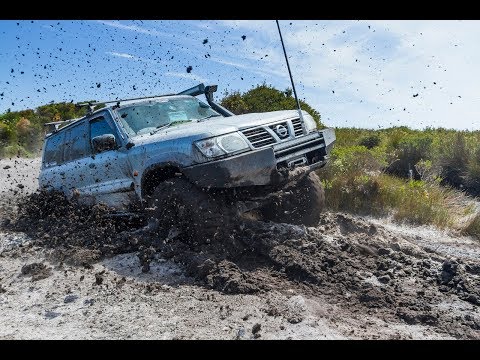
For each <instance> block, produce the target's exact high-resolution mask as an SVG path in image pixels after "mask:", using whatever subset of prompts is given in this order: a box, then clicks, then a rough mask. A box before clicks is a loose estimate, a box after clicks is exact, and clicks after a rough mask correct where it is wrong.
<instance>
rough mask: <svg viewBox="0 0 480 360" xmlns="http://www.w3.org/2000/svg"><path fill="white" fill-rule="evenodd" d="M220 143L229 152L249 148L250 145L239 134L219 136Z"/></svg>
mask: <svg viewBox="0 0 480 360" xmlns="http://www.w3.org/2000/svg"><path fill="white" fill-rule="evenodd" d="M217 141H218V144H219V145H220V146H221V148H222V149H223V150H225V151H226V152H227V153H232V152H237V151H241V150H245V149H248V145H247V143H246V142H245V140H243V139H242V138H241V137H240V136H239V135H237V134H229V135H224V136H220V137H218V138H217Z"/></svg>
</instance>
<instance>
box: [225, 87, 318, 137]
mask: <svg viewBox="0 0 480 360" xmlns="http://www.w3.org/2000/svg"><path fill="white" fill-rule="evenodd" d="M220 104H221V105H222V106H224V107H226V108H227V109H229V110H230V111H231V112H233V113H234V114H236V115H239V114H246V113H254V112H267V111H277V110H293V109H296V108H297V102H296V101H295V98H294V97H292V90H291V89H286V90H285V91H280V90H277V89H275V88H274V87H272V86H271V85H266V84H265V83H263V84H262V85H258V86H257V87H255V88H253V89H251V90H248V91H247V92H245V93H243V94H241V93H240V92H239V91H235V92H233V93H232V94H227V95H226V96H225V97H224V98H223V99H222V100H221V102H220ZM300 107H301V108H302V110H305V111H307V112H308V113H309V114H310V115H312V117H313V119H314V120H315V122H316V123H317V126H318V127H319V128H323V127H324V126H323V124H322V123H321V120H320V113H319V112H318V111H317V110H315V109H313V108H312V107H311V106H310V105H308V104H307V103H306V102H304V101H303V100H300Z"/></svg>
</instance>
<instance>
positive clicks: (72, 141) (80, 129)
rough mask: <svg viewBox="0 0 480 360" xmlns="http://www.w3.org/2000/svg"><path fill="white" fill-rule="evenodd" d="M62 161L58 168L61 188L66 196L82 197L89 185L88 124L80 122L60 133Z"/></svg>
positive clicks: (89, 151) (89, 150) (89, 152)
mask: <svg viewBox="0 0 480 360" xmlns="http://www.w3.org/2000/svg"><path fill="white" fill-rule="evenodd" d="M62 132H63V133H64V134H65V135H64V142H63V149H62V151H63V154H62V155H63V161H62V164H61V165H60V166H59V169H58V171H59V172H60V176H61V182H62V188H63V189H64V192H65V193H66V194H67V195H68V196H82V195H84V194H85V189H86V188H88V187H89V185H90V184H91V178H90V169H89V167H88V165H89V164H90V162H91V160H92V159H91V157H90V156H91V149H90V144H89V134H88V122H87V121H86V120H84V121H81V122H80V123H78V124H75V125H72V126H69V127H68V128H66V129H65V130H63V131H62Z"/></svg>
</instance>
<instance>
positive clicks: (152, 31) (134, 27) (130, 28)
mask: <svg viewBox="0 0 480 360" xmlns="http://www.w3.org/2000/svg"><path fill="white" fill-rule="evenodd" d="M98 22H99V23H101V24H104V25H107V26H109V27H113V28H117V29H122V30H128V31H134V32H136V33H140V34H147V35H152V36H166V37H171V36H172V35H171V34H169V33H166V32H163V31H158V30H156V29H149V28H146V27H141V26H138V25H127V24H123V23H121V22H119V21H109V20H98Z"/></svg>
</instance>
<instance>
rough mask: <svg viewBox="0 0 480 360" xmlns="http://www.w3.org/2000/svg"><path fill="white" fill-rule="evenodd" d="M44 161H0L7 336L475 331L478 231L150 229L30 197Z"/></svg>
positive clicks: (353, 226) (0, 301) (377, 224)
mask: <svg viewBox="0 0 480 360" xmlns="http://www.w3.org/2000/svg"><path fill="white" fill-rule="evenodd" d="M38 167H39V161H38V159H34V160H30V159H12V160H2V161H0V308H1V309H2V311H1V312H0V338H1V339H450V338H453V339H480V312H479V305H480V243H479V241H478V240H475V239H472V238H469V237H461V236H458V235H457V234H453V233H449V232H446V231H440V230H437V229H435V228H430V227H409V226H404V225H398V224H395V223H393V222H391V221H390V220H389V219H372V218H364V217H358V216H352V215H348V214H342V213H330V212H326V213H324V214H323V215H322V217H321V220H320V222H319V224H318V225H317V226H315V227H305V226H297V225H289V224H280V223H274V222H260V221H255V220H252V219H250V220H248V219H243V220H239V221H236V222H235V223H234V224H232V226H231V227H228V229H223V231H222V229H220V231H219V232H218V233H216V234H213V235H212V236H211V237H205V238H196V239H193V240H192V239H186V238H185V237H184V236H183V235H185V234H182V233H181V232H180V233H178V231H176V230H177V229H171V231H170V232H169V233H168V234H157V233H151V234H146V233H143V232H139V231H138V230H137V228H138V225H135V224H125V223H124V222H120V223H119V222H118V221H103V220H101V221H100V220H99V219H100V218H101V215H102V214H103V212H104V209H102V208H101V207H97V208H94V209H90V210H88V211H87V210H86V209H83V208H75V207H72V206H70V205H69V204H67V203H64V202H62V200H61V199H58V201H57V202H56V203H55V205H54V206H52V205H51V202H47V201H46V199H45V198H42V197H41V196H37V197H30V198H29V200H28V201H26V202H25V200H22V199H25V196H26V195H27V194H28V193H31V192H32V191H34V190H35V189H36V176H37V174H38ZM32 199H33V200H32ZM50 200H51V199H50ZM19 203H20V204H22V203H23V207H22V206H20V211H19V212H17V204H19ZM22 211H23V212H22ZM92 224H94V225H92ZM136 230H137V231H136ZM142 269H143V270H145V271H146V270H148V271H147V272H143V271H142Z"/></svg>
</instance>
